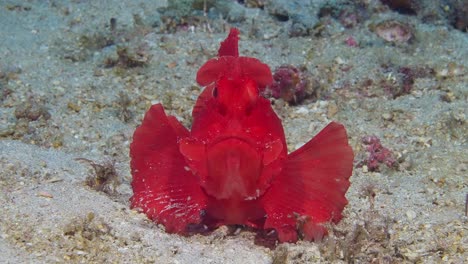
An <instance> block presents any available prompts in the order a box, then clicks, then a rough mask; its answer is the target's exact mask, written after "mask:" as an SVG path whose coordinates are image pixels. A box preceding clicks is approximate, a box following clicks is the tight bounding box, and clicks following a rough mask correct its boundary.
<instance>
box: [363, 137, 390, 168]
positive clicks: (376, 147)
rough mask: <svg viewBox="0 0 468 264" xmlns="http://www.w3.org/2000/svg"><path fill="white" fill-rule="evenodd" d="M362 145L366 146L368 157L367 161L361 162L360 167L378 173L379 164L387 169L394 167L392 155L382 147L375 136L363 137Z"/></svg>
mask: <svg viewBox="0 0 468 264" xmlns="http://www.w3.org/2000/svg"><path fill="white" fill-rule="evenodd" d="M362 143H363V144H364V145H366V151H367V152H368V156H367V159H365V160H363V161H361V163H360V164H359V165H360V166H364V165H366V166H367V168H368V169H369V171H379V170H380V164H385V165H387V167H389V168H395V167H396V165H397V161H396V159H395V157H394V155H393V153H392V152H391V151H390V150H389V149H388V148H386V147H384V146H382V143H380V139H379V138H378V137H377V136H365V137H363V138H362Z"/></svg>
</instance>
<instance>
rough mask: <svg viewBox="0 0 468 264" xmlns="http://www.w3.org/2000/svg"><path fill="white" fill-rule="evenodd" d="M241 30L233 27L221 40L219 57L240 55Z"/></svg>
mask: <svg viewBox="0 0 468 264" xmlns="http://www.w3.org/2000/svg"><path fill="white" fill-rule="evenodd" d="M238 43H239V30H238V29H237V28H231V31H229V36H228V37H227V38H226V39H225V40H224V41H223V42H221V46H220V47H219V50H218V57H221V56H233V57H239V46H238Z"/></svg>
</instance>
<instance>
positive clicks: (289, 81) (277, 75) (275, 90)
mask: <svg viewBox="0 0 468 264" xmlns="http://www.w3.org/2000/svg"><path fill="white" fill-rule="evenodd" d="M273 80H274V81H273V84H272V85H271V86H270V87H269V89H268V90H269V92H270V94H271V96H273V97H274V98H276V99H279V98H282V99H283V100H285V101H286V102H288V103H290V104H298V103H300V102H302V100H304V99H305V98H306V95H307V91H306V90H307V89H308V87H309V86H310V82H309V80H308V78H307V74H306V69H305V68H296V67H294V66H292V65H282V66H280V67H278V68H276V69H275V71H274V73H273Z"/></svg>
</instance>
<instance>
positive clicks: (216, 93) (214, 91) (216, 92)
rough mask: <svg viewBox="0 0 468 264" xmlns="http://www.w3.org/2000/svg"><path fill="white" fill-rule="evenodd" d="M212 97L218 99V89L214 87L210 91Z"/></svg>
mask: <svg viewBox="0 0 468 264" xmlns="http://www.w3.org/2000/svg"><path fill="white" fill-rule="evenodd" d="M212 95H213V97H214V98H217V97H218V87H215V88H214V89H213V91H212Z"/></svg>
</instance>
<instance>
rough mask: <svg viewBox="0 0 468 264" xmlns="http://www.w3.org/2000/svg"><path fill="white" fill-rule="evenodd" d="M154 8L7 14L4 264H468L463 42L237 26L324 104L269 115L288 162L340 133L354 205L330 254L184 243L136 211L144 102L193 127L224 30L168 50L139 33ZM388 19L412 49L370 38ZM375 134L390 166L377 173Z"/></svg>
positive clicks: (456, 34)
mask: <svg viewBox="0 0 468 264" xmlns="http://www.w3.org/2000/svg"><path fill="white" fill-rule="evenodd" d="M371 2H372V1H371ZM163 5H165V1H142V0H139V1H111V0H108V1H73V0H70V1H0V25H2V26H1V27H0V89H1V90H0V112H1V114H0V205H1V213H0V252H1V253H0V263H275V264H276V263H348V262H354V263H370V262H373V263H442V262H443V263H467V262H468V226H467V221H468V218H467V215H466V199H467V194H468V177H467V174H468V168H467V166H468V148H467V141H466V140H467V138H468V124H467V121H466V116H467V114H468V113H467V112H468V103H467V98H468V96H467V95H468V77H467V69H468V60H467V58H468V36H467V34H466V32H462V31H459V30H456V29H453V28H451V27H448V26H446V25H434V24H424V23H422V22H421V21H420V20H418V19H417V18H416V17H414V16H402V15H400V14H397V13H395V12H391V11H386V12H382V13H380V14H375V15H373V16H370V18H368V20H366V22H362V24H359V25H357V26H355V27H353V28H352V29H345V28H343V27H342V26H340V25H339V23H338V22H336V21H333V20H330V21H328V24H327V26H326V27H325V29H324V31H323V32H321V34H320V36H316V35H313V34H312V35H310V36H303V37H294V38H292V37H289V36H288V34H287V31H286V30H285V28H287V25H285V24H284V22H278V21H276V20H274V19H273V18H272V17H270V16H268V15H267V14H266V13H265V12H264V11H262V10H260V9H248V10H247V16H248V17H249V19H246V20H245V21H244V22H241V23H238V24H233V25H235V26H237V27H239V28H240V30H241V32H242V36H241V42H240V53H241V54H243V55H246V56H252V57H256V58H259V59H260V60H262V61H263V62H265V63H267V64H269V65H270V67H271V68H272V69H275V68H276V67H278V66H280V65H283V64H292V65H305V66H306V67H307V69H308V70H309V73H310V76H311V78H312V79H313V83H314V85H316V87H320V88H319V89H320V90H321V91H322V92H321V94H322V95H321V96H319V97H318V100H316V99H317V98H314V99H313V98H309V99H306V100H305V101H304V102H302V103H301V104H299V105H294V106H289V105H288V104H286V103H284V102H283V101H282V100H272V101H273V103H274V108H275V110H276V111H277V113H278V115H279V116H280V117H281V119H282V120H283V125H284V128H285V132H286V138H287V140H288V145H289V149H290V150H294V149H296V148H297V147H299V146H301V145H302V144H303V143H305V142H306V141H308V140H309V139H310V138H311V137H312V136H313V135H315V134H316V133H317V132H318V131H319V130H320V129H322V128H323V127H324V126H325V125H326V124H328V123H329V122H330V121H332V120H336V121H339V122H341V123H343V124H344V125H345V126H346V128H347V130H348V135H349V138H350V144H351V145H352V147H353V149H354V151H355V153H356V161H355V164H356V167H355V169H354V172H353V176H352V177H351V182H352V184H351V187H350V189H349V191H348V193H347V198H348V200H349V205H348V206H347V207H346V209H345V212H344V216H345V217H344V219H343V220H342V221H341V222H340V223H339V224H338V225H336V226H334V227H333V228H332V229H333V231H332V232H331V234H330V236H329V237H328V238H326V239H325V240H324V241H322V242H319V243H311V242H306V241H299V242H298V243H296V244H282V245H279V246H277V247H276V248H269V247H265V246H262V245H257V244H256V243H255V236H256V234H255V233H254V232H252V231H249V230H244V229H241V228H240V229H238V230H236V231H235V232H232V230H231V229H229V228H227V227H221V228H219V229H217V230H215V231H214V232H212V233H210V234H208V235H193V236H190V237H182V236H178V235H171V234H167V233H165V232H164V229H163V227H161V226H158V225H155V224H154V223H152V222H151V221H149V220H147V218H146V217H145V216H144V215H142V214H139V213H137V212H135V211H132V210H130V208H129V202H128V199H129V198H130V196H131V195H132V191H131V187H130V182H131V175H130V170H129V157H128V148H129V144H130V142H131V140H132V133H133V131H134V129H135V127H136V126H137V125H138V124H139V123H140V122H141V119H142V117H143V114H144V113H145V111H146V110H147V109H148V107H149V106H150V105H151V104H154V103H162V104H163V105H164V107H165V108H166V111H167V112H168V113H169V114H172V115H175V116H176V117H177V118H178V119H179V120H180V121H181V122H182V123H183V124H184V125H186V126H190V122H191V117H190V113H191V109H192V107H193V105H194V102H195V100H196V98H197V96H198V94H199V93H200V92H201V88H200V87H198V86H197V85H196V82H195V74H196V71H197V69H198V68H199V67H200V66H201V65H202V64H203V63H204V62H205V61H206V60H207V59H209V58H211V57H213V56H215V55H216V51H217V48H218V45H219V42H220V41H221V40H222V39H223V38H224V37H225V36H226V34H227V31H226V29H227V28H228V27H229V26H230V24H229V23H228V22H225V21H218V20H216V21H209V20H208V21H205V22H200V24H196V25H194V26H193V27H191V26H188V27H180V28H178V30H176V31H175V32H173V33H161V32H160V30H159V29H158V28H154V27H151V26H148V25H150V24H151V23H152V20H151V19H152V18H153V16H154V14H155V13H156V11H155V10H156V8H157V7H159V6H163ZM111 18H115V19H116V20H115V21H116V24H115V28H113V26H111V25H110V24H111V23H110V21H111ZM384 19H397V20H400V21H403V22H405V23H407V24H410V25H411V27H412V30H413V31H412V32H413V34H414V36H413V37H412V39H411V40H409V41H408V42H404V43H396V44H395V43H389V42H385V41H384V40H382V39H381V38H379V37H378V36H377V35H376V34H374V33H373V32H372V31H371V30H370V29H369V28H370V27H369V24H372V23H377V22H378V21H380V20H384ZM253 20H255V21H257V22H256V23H253V22H252V21H253ZM259 25H263V26H259ZM231 26H232V25H231ZM111 27H112V29H111ZM253 29H255V30H253ZM350 37H352V38H353V40H356V41H357V43H358V45H357V46H356V45H354V44H353V43H350V39H349V38H350ZM405 78H411V80H410V82H409V83H408V79H405ZM408 84H410V85H411V87H410V89H408V90H407V91H406V90H405V91H404V92H401V91H400V92H395V90H392V89H399V88H398V87H400V86H401V85H408ZM369 135H375V136H377V137H378V138H380V140H381V142H382V145H383V146H385V147H386V148H388V149H389V150H391V151H392V153H393V155H394V158H395V159H396V160H397V163H398V164H396V165H395V166H393V167H386V166H385V165H384V164H382V165H381V166H380V168H379V170H376V171H372V170H370V169H369V167H368V166H366V160H367V150H366V145H364V144H363V143H362V138H363V137H365V136H369ZM84 159H86V160H87V161H86V160H84ZM93 165H94V166H95V168H98V170H99V169H100V171H99V172H101V173H102V172H103V171H104V172H105V173H108V174H106V175H110V177H111V179H110V181H111V182H110V184H107V185H106V186H102V185H100V184H99V182H98V180H96V179H94V178H93V177H94V176H95V174H96V171H95V170H94V169H93ZM362 165H364V166H362ZM93 175H94V176H93ZM112 175H116V176H115V177H113V176H112Z"/></svg>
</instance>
